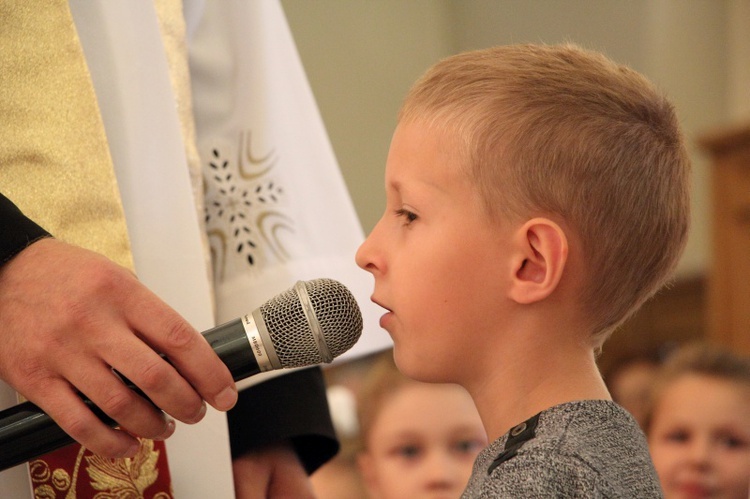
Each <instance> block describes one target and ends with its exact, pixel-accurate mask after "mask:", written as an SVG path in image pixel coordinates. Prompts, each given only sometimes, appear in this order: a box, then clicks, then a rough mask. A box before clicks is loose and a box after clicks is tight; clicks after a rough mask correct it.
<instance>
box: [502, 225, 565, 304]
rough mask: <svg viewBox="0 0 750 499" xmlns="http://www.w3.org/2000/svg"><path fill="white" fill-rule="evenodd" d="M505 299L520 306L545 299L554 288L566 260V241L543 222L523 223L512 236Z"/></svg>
mask: <svg viewBox="0 0 750 499" xmlns="http://www.w3.org/2000/svg"><path fill="white" fill-rule="evenodd" d="M514 248H515V251H514V257H513V258H514V261H513V272H514V274H513V276H512V282H511V287H510V290H509V295H510V298H511V299H512V300H514V301H515V302H517V303H521V304H530V303H534V302H537V301H541V300H543V299H545V298H547V297H548V296H549V295H550V294H552V292H553V291H554V290H555V288H557V285H558V284H559V283H560V279H561V278H562V275H563V271H564V269H565V263H566V262H567V259H568V238H567V237H566V235H565V232H563V230H562V228H560V226H559V225H557V224H556V223H555V222H553V221H551V220H549V219H547V218H533V219H531V220H529V221H527V222H526V223H525V224H523V226H522V227H521V228H520V229H519V230H518V231H517V232H516V233H515V235H514Z"/></svg>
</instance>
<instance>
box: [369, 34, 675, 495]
mask: <svg viewBox="0 0 750 499" xmlns="http://www.w3.org/2000/svg"><path fill="white" fill-rule="evenodd" d="M688 177H689V161H688V158H687V153H686V149H685V146H684V141H683V138H682V135H681V133H680V131H679V126H678V123H677V119H676V116H675V112H674V109H673V108H672V106H671V105H670V104H669V102H667V101H666V100H665V99H664V98H663V97H662V96H661V95H659V94H658V93H657V92H656V91H655V90H654V88H653V87H652V85H651V84H649V83H648V82H647V81H646V80H645V79H644V78H643V77H642V76H640V75H638V74H637V73H635V72H633V71H631V70H629V69H627V68H624V67H621V66H618V65H616V64H614V63H612V62H611V61H609V60H608V59H606V58H605V57H603V56H601V55H599V54H596V53H591V52H587V51H584V50H581V49H579V48H577V47H575V46H572V45H565V46H534V45H523V46H503V47H496V48H491V49H488V50H483V51H477V52H469V53H465V54H460V55H457V56H454V57H451V58H448V59H446V60H444V61H442V62H440V63H438V64H437V65H436V66H434V67H433V68H432V69H431V70H429V71H428V72H427V73H426V74H425V75H424V76H423V77H422V78H421V79H420V80H419V81H418V82H417V83H416V85H415V86H414V87H413V88H412V90H411V91H410V93H409V94H408V96H407V98H406V101H405V103H404V105H403V108H402V110H401V112H400V115H399V122H398V125H397V127H396V130H395V132H394V136H393V140H392V143H391V149H390V152H389V155H388V161H387V165H386V173H385V184H386V199H387V202H386V212H385V214H384V215H383V217H382V218H381V220H380V221H379V222H378V224H377V225H376V226H375V228H374V229H373V231H372V233H371V234H370V236H369V237H368V238H367V240H366V241H365V242H364V243H363V245H362V246H361V247H360V249H359V251H358V252H357V263H358V264H359V266H360V267H362V268H363V269H365V270H367V271H368V272H370V273H372V274H373V276H374V277H375V290H374V293H373V295H372V300H373V301H374V302H375V303H377V304H379V305H381V306H382V307H383V308H385V309H386V314H385V315H383V317H382V318H381V320H380V325H381V327H383V328H384V329H386V330H387V331H388V332H389V334H390V335H391V337H392V338H393V341H394V346H395V347H394V357H395V361H396V364H397V365H398V367H399V369H400V370H401V371H402V372H403V373H404V374H406V375H407V376H410V377H412V378H414V379H417V380H421V381H429V382H452V383H458V384H460V385H462V386H464V387H465V388H466V389H467V390H468V392H469V393H470V394H471V396H472V398H473V400H474V402H475V404H476V406H477V409H478V410H479V414H480V416H481V418H482V422H483V424H484V427H485V430H486V431H487V435H488V437H489V440H490V442H492V443H491V444H490V445H489V446H488V447H487V448H486V449H485V450H484V451H483V452H482V453H481V454H480V455H479V456H478V457H477V460H476V462H475V464H474V470H473V473H472V478H471V480H470V482H469V485H468V486H467V489H466V490H465V492H464V497H559V496H565V497H570V496H576V497H659V496H660V495H661V492H660V488H659V483H658V478H657V475H656V472H655V471H654V468H653V465H652V463H651V460H650V458H649V455H648V448H647V445H646V440H645V437H644V435H643V433H642V432H641V430H640V429H639V427H638V424H637V423H636V422H635V420H634V419H633V418H632V417H631V416H630V415H629V414H628V413H627V412H625V411H624V410H623V409H622V408H621V407H619V406H617V405H616V404H615V403H613V402H612V401H611V399H610V395H609V393H608V392H607V389H606V387H605V385H604V382H603V381H602V378H601V376H600V374H599V371H598V369H597V366H596V361H595V356H596V352H597V351H598V350H599V349H600V348H601V345H602V343H603V342H604V340H605V339H606V337H607V336H608V335H609V334H610V333H611V331H612V330H613V329H614V328H615V327H616V326H617V325H619V324H620V323H621V322H622V321H623V320H625V318H626V317H628V316H629V315H630V314H631V313H632V312H633V311H634V310H635V309H636V308H638V306H640V305H641V304H642V303H643V302H644V301H645V300H647V299H648V298H649V297H650V296H651V295H652V294H653V293H654V292H655V291H656V290H657V289H658V288H659V287H660V286H661V285H662V284H663V283H664V282H665V280H666V279H667V278H668V275H669V273H670V272H671V270H672V269H673V267H674V265H675V263H676V261H677V259H678V257H679V255H680V253H681V250H682V248H683V246H684V243H685V240H686V237H687V231H688V212H689V196H688V190H689V185H688V184H689V182H688Z"/></svg>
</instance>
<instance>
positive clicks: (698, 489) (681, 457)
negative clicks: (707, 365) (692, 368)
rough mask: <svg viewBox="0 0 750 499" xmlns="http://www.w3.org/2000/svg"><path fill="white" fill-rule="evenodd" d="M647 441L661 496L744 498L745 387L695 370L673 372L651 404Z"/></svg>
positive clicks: (747, 468) (747, 486)
mask: <svg viewBox="0 0 750 499" xmlns="http://www.w3.org/2000/svg"><path fill="white" fill-rule="evenodd" d="M649 446H650V448H651V455H652V457H653V461H654V465H655V466H656V471H657V472H658V473H659V478H660V479H661V483H662V488H663V489H664V495H665V497H666V498H667V499H675V498H677V499H682V498H697V497H700V498H703V497H711V498H726V499H732V498H736V499H746V498H747V497H749V496H748V493H749V492H750V389H749V388H748V387H747V386H743V385H741V384H739V383H736V382H732V381H728V380H724V379H721V378H717V377H712V376H705V375H699V374H687V375H684V376H682V377H680V378H678V379H677V380H675V381H674V382H673V384H671V385H669V386H668V387H667V388H666V389H665V391H664V394H663V395H662V397H661V399H660V400H659V402H658V404H657V406H656V407H655V410H654V415H653V419H652V423H651V427H650V431H649Z"/></svg>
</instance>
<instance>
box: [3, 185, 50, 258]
mask: <svg viewBox="0 0 750 499" xmlns="http://www.w3.org/2000/svg"><path fill="white" fill-rule="evenodd" d="M43 237H49V233H48V232H47V231H46V230H44V229H42V228H41V227H39V226H38V225H37V224H35V223H34V222H32V221H31V220H29V219H28V218H26V216H24V214H23V213H21V210H19V209H18V207H17V206H16V205H14V204H13V203H12V202H11V201H10V199H8V198H6V197H5V196H3V195H2V194H0V265H2V264H4V263H5V262H7V261H8V260H10V259H11V258H13V257H14V256H16V255H17V254H18V253H20V252H21V251H22V250H24V249H25V248H26V247H27V246H28V245H30V244H31V243H33V242H34V241H38V240H39V239H42V238H43Z"/></svg>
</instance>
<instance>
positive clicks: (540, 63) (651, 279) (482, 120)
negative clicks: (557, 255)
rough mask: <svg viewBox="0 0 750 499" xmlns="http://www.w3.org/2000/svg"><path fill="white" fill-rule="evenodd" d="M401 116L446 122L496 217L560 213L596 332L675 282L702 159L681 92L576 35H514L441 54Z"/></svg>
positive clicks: (598, 339) (604, 332)
mask: <svg viewBox="0 0 750 499" xmlns="http://www.w3.org/2000/svg"><path fill="white" fill-rule="evenodd" d="M399 121H400V122H411V123H415V122H416V123H420V124H424V125H425V126H433V127H438V128H442V129H443V130H446V131H448V132H450V133H454V134H456V135H457V136H458V139H459V143H460V146H459V149H460V150H458V151H457V152H458V154H459V157H461V158H463V159H465V160H466V163H465V165H464V166H465V167H466V168H467V172H468V174H469V175H470V176H471V178H473V179H474V181H475V182H476V185H477V187H478V189H479V192H480V195H481V196H482V199H483V201H484V203H485V204H486V208H487V211H488V213H489V215H490V216H491V217H498V216H504V217H532V216H539V215H541V216H549V217H554V218H560V219H562V220H563V222H564V224H565V226H567V227H569V228H570V229H571V230H572V231H574V232H575V236H576V237H577V240H578V241H580V244H581V249H582V254H583V256H584V259H585V260H584V262H585V268H586V269H587V275H586V276H585V279H586V281H585V283H586V285H585V286H583V289H582V291H581V295H580V303H581V306H582V312H583V313H584V314H586V315H587V316H588V317H589V318H590V324H591V326H590V327H591V334H592V337H593V341H594V344H595V346H597V347H598V346H601V343H602V342H603V341H604V340H605V339H606V337H607V336H608V335H609V333H610V332H611V331H612V330H613V329H614V328H615V327H616V326H617V325H619V324H620V323H621V322H622V321H624V320H625V319H626V318H627V317H628V316H629V315H630V314H631V313H632V312H634V311H635V310H636V309H637V308H638V307H639V306H640V305H641V304H642V303H643V302H644V301H646V300H647V299H648V298H649V297H650V296H652V295H653V294H654V293H655V292H656V291H657V290H658V289H659V287H661V285H663V284H664V283H665V282H666V280H667V278H668V277H669V274H670V272H671V271H672V270H673V268H674V266H675V264H676V262H677V260H678V258H679V256H680V254H681V252H682V249H683V247H684V245H685V241H686V239H687V233H688V224H689V171H690V162H689V159H688V155H687V151H686V148H685V144H684V139H683V137H682V134H681V132H680V129H679V124H678V121H677V117H676V113H675V110H674V108H673V106H672V105H671V104H670V103H669V102H668V101H667V99H666V98H665V97H663V96H662V95H661V94H660V93H659V92H657V91H656V89H655V88H654V86H653V85H652V84H651V83H649V82H648V81H647V80H646V79H645V78H644V77H642V76H641V75H639V74H638V73H636V72H635V71H632V70H630V69H628V68H626V67H624V66H620V65H617V64H615V63H613V62H611V61H610V60H609V59H607V58H606V57H604V56H602V55H601V54H598V53H595V52H589V51H586V50H583V49H581V48H579V47H576V46H574V45H560V46H544V45H511V46H500V47H494V48H490V49H486V50H480V51H474V52H467V53H463V54H459V55H456V56H453V57H449V58H447V59H445V60H443V61H441V62H439V63H438V64H436V65H435V66H433V67H432V68H431V69H430V70H429V71H428V72H427V73H426V74H425V75H424V76H423V77H422V78H421V79H420V80H419V81H417V83H416V84H415V85H414V87H413V88H412V89H411V91H410V92H409V94H408V95H407V97H406V100H405V102H404V105H403V107H402V109H401V112H400V114H399Z"/></svg>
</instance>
